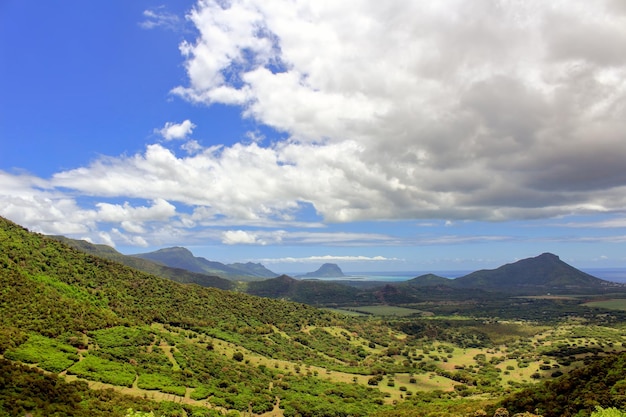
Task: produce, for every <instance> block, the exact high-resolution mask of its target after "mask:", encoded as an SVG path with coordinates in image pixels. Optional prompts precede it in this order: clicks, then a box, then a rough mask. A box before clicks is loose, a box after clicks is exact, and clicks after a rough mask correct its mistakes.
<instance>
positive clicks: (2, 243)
mask: <svg viewBox="0 0 626 417" xmlns="http://www.w3.org/2000/svg"><path fill="white" fill-rule="evenodd" d="M547 259H548V261H549V262H551V263H556V260H555V259H554V258H553V257H550V256H548V257H547ZM556 264H557V265H558V266H559V280H561V281H562V280H564V279H565V280H567V276H565V275H564V274H565V273H564V272H563V271H566V270H565V269H563V267H562V266H561V265H560V264H558V263H556ZM507 268H511V267H510V266H509V267H507ZM536 270H537V271H538V270H539V268H537V269H536ZM500 272H501V271H500ZM500 272H498V273H500ZM515 273H517V272H515ZM535 273H537V272H535ZM576 276H577V277H578V280H577V281H576V282H575V286H569V287H566V291H564V293H569V295H568V296H567V297H542V296H537V295H536V294H535V295H526V296H524V295H521V294H519V291H518V290H519V289H518V290H516V291H514V292H513V293H510V294H507V293H505V292H503V289H502V288H498V292H497V293H495V292H489V291H488V290H489V288H485V282H488V280H489V279H491V278H489V274H481V275H480V277H479V278H480V282H481V288H475V289H473V288H469V289H468V288H456V287H450V288H447V287H445V286H443V287H442V286H441V285H440V284H441V282H439V280H434V281H433V286H428V285H426V286H423V285H418V284H417V283H410V282H409V283H406V284H403V285H402V286H400V285H398V286H388V287H383V288H375V289H372V290H371V291H370V290H367V291H365V290H358V289H356V288H354V287H349V286H342V285H339V284H332V286H325V285H324V284H323V283H320V282H316V281H310V282H306V281H297V280H293V279H292V278H289V277H279V278H275V279H270V280H266V281H260V282H252V283H248V284H247V286H246V287H247V288H248V289H249V290H250V292H251V293H255V294H257V295H251V294H247V293H244V292H241V291H239V292H238V291H232V290H223V289H219V288H212V287H205V286H200V285H196V284H182V283H178V282H175V281H173V280H172V279H168V278H163V277H159V276H157V275H152V274H150V273H147V272H142V271H140V270H138V269H135V268H133V267H130V266H127V265H124V264H121V263H118V262H116V261H115V260H112V259H107V258H104V257H99V256H95V255H93V254H89V253H86V252H84V251H81V250H79V249H77V248H75V247H72V246H69V245H67V244H66V243H64V242H63V241H62V239H61V240H60V239H58V238H57V239H52V238H49V237H46V236H43V235H40V234H36V233H31V232H29V231H28V230H26V229H24V228H22V227H21V226H19V225H16V224H14V223H12V222H9V221H7V220H5V219H2V218H0V283H1V286H0V292H1V298H0V354H2V358H1V360H0V367H2V373H1V374H0V375H1V376H0V416H5V415H6V416H14V415H15V416H18V415H19V416H22V415H26V414H27V413H30V415H33V416H44V415H45V416H47V415H76V416H83V415H91V416H93V415H96V416H99V415H110V416H126V415H133V414H135V413H136V412H137V411H139V412H145V413H150V412H152V413H154V414H153V415H158V416H217V415H230V416H236V415H266V416H268V417H269V416H380V417H384V416H409V415H411V416H416V415H417V416H442V415H458V416H469V415H480V413H485V414H484V415H487V414H490V415H492V414H493V413H494V412H495V411H496V409H498V408H499V407H505V408H507V409H509V410H510V412H511V413H513V412H533V413H534V412H535V411H537V413H540V414H542V415H545V416H557V415H575V414H576V415H581V416H583V415H590V414H591V413H593V412H594V411H595V410H596V406H602V407H617V408H621V409H624V408H625V407H626V396H624V394H623V393H624V389H623V387H624V385H625V384H626V382H625V381H626V380H625V379H624V378H623V375H624V371H626V353H625V352H626V347H625V346H626V332H625V330H626V322H625V321H624V318H625V317H626V316H625V314H626V313H624V312H623V311H621V310H618V309H610V308H609V307H610V306H603V305H602V304H595V305H594V304H588V303H589V302H591V301H593V300H601V299H607V297H608V293H606V291H604V292H602V293H601V294H596V295H594V294H592V293H588V294H584V293H583V289H585V288H587V287H584V280H586V279H588V277H585V276H580V275H576ZM581 280H583V281H581ZM590 282H592V283H593V284H594V285H596V282H595V281H593V280H591V281H590ZM262 283H265V284H262ZM557 284H558V283H557V282H556V281H555V282H552V283H550V284H549V285H550V288H551V290H552V289H554V288H556V286H557ZM539 285H544V284H543V283H540V284H539ZM594 288H596V289H598V288H600V289H603V287H602V285H596V286H595V287H594ZM610 290H611V294H610V295H611V299H623V298H620V297H621V295H620V294H621V293H620V292H619V288H617V287H611V288H610ZM333 294H334V298H333V296H332V295H333ZM260 295H263V296H264V297H261V296H260ZM267 297H276V298H267ZM289 297H293V298H296V299H297V300H299V301H301V302H294V301H290V300H287V299H285V298H289ZM308 300H314V302H312V303H311V304H315V305H320V306H322V304H324V301H325V300H326V301H327V303H326V304H327V305H324V307H333V308H332V309H320V308H316V307H313V306H310V305H307V304H304V302H306V301H308ZM585 303H587V304H585ZM605 307H606V308H605ZM25 365H27V366H25ZM573 378H577V383H576V384H574V383H573V382H572V380H573ZM601 384H603V385H602V387H603V388H602V389H599V387H600V386H601ZM574 397H575V398H574ZM129 409H132V410H133V411H132V412H130V411H129ZM55 413H56V414H55ZM476 413H478V414H476ZM577 413H578V414H577Z"/></svg>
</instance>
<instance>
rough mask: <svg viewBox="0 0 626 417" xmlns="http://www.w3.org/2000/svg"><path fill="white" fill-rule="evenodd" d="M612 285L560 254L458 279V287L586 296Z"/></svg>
mask: <svg viewBox="0 0 626 417" xmlns="http://www.w3.org/2000/svg"><path fill="white" fill-rule="evenodd" d="M610 285H611V283H609V282H607V281H604V280H601V279H599V278H596V277H594V276H592V275H589V274H587V273H585V272H583V271H580V270H578V269H576V268H574V267H573V266H571V265H568V264H567V263H565V262H563V261H562V260H561V259H560V258H559V257H558V256H557V255H554V254H552V253H547V252H546V253H542V254H541V255H539V256H535V257H532V258H526V259H521V260H519V261H517V262H513V263H509V264H506V265H503V266H501V267H499V268H496V269H492V270H481V271H476V272H472V273H471V274H468V275H465V276H463V277H460V278H457V279H455V280H454V286H456V287H463V288H479V289H485V290H498V291H511V292H517V293H521V292H523V293H528V294H531V293H536V294H539V293H547V292H566V293H584V292H586V291H594V290H597V289H599V288H603V287H607V286H610Z"/></svg>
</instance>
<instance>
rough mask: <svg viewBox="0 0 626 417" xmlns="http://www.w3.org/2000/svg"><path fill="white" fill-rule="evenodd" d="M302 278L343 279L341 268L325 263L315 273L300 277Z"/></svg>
mask: <svg viewBox="0 0 626 417" xmlns="http://www.w3.org/2000/svg"><path fill="white" fill-rule="evenodd" d="M300 277H302V278H337V277H345V275H344V273H343V271H342V270H341V268H339V265H337V264H330V263H326V264H324V265H322V266H320V267H319V269H318V270H317V271H314V272H309V273H307V274H304V275H300Z"/></svg>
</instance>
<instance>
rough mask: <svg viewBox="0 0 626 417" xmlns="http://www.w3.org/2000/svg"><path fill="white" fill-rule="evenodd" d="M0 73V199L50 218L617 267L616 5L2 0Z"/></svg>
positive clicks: (156, 238)
mask: <svg viewBox="0 0 626 417" xmlns="http://www.w3.org/2000/svg"><path fill="white" fill-rule="evenodd" d="M413 3H414V4H413ZM0 91H1V92H2V93H1V94H0V215H2V216H4V217H7V218H9V219H11V220H13V221H15V222H17V223H19V224H22V225H23V226H25V227H28V228H29V229H31V230H34V231H37V232H41V233H46V234H63V235H67V236H70V237H73V238H79V239H88V240H90V241H92V242H95V243H105V244H109V245H112V246H115V247H116V248H117V249H118V250H120V251H121V252H123V253H139V252H147V251H151V250H155V249H158V248H162V247H168V246H185V247H188V248H189V249H191V250H192V251H193V252H194V254H196V255H197V256H204V257H206V258H208V259H211V260H217V261H221V262H237V261H253V262H262V263H263V264H265V265H266V266H267V267H269V268H270V269H272V270H274V271H276V272H301V271H310V270H314V269H316V268H317V267H318V266H319V265H320V264H321V263H323V262H335V263H338V264H339V265H340V266H341V267H342V268H343V269H344V270H346V271H408V270H413V271H441V270H474V269H480V268H494V267H497V266H500V265H502V264H504V263H508V262H513V261H515V260H517V259H522V258H526V257H530V256H536V255H538V254H540V253H542V252H552V253H555V254H557V255H559V256H560V257H561V258H562V259H563V260H565V261H566V262H569V263H571V264H572V265H574V266H577V267H580V268H603V267H620V268H621V267H624V266H626V251H625V250H624V249H625V248H626V213H625V212H626V209H625V208H626V169H624V167H625V166H626V145H625V144H626V6H624V3H623V2H620V1H617V0H616V1H611V0H606V1H601V0H597V1H582V0H581V1H568V2H556V3H555V2H551V3H550V4H549V5H547V4H546V3H545V2H543V1H528V2H511V3H498V4H496V3H493V2H488V1H485V2H463V1H452V0H446V1H434V0H433V1H425V2H396V3H391V4H387V3H385V2H379V1H373V0H349V1H344V2H320V1H313V0H306V1H305V0H296V1H292V2H285V1H282V0H265V1H261V0H249V1H240V0H232V1H230V2H221V1H220V2H218V1H211V0H206V1H200V2H193V1H176V2H173V1H170V2H168V1H165V2H163V1H159V2H156V1H148V0H144V1H141V0H137V1H131V2H129V1H117V0H115V1H108V2H84V1H69V0H68V1H63V2H43V3H41V4H37V5H36V6H34V5H33V4H32V3H28V2H21V1H15V0H8V1H4V2H2V3H1V4H0Z"/></svg>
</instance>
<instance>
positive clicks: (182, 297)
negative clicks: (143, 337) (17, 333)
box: [0, 218, 330, 335]
mask: <svg viewBox="0 0 626 417" xmlns="http://www.w3.org/2000/svg"><path fill="white" fill-rule="evenodd" d="M0 278H1V279H2V288H3V289H4V295H3V297H2V298H1V299H0V324H1V323H6V324H7V325H9V324H10V325H15V326H17V327H21V328H23V329H25V330H34V331H38V332H45V333H46V334H50V335H58V334H61V333H62V332H64V331H71V330H84V329H91V328H100V327H108V326H110V325H115V324H121V323H137V324H149V323H153V322H158V323H169V324H177V325H183V326H191V327H202V326H214V325H215V324H216V323H218V322H221V321H227V322H229V323H230V324H232V325H235V326H237V325H242V326H243V325H259V324H262V323H272V324H276V323H283V324H284V325H290V324H289V323H291V321H292V319H293V320H295V321H294V322H293V323H296V322H298V320H299V319H298V318H297V317H298V316H299V315H300V314H299V312H301V311H307V313H306V315H307V316H309V317H310V318H311V319H313V318H315V317H322V316H324V314H322V315H321V316H320V312H319V311H318V310H315V309H313V308H311V307H306V306H303V305H300V304H292V303H280V302H276V301H273V300H268V299H264V298H260V297H253V296H250V295H246V294H240V293H234V292H229V291H222V290H219V289H216V288H202V287H198V286H189V285H181V284H179V283H176V282H173V281H171V280H169V279H165V278H160V277H157V276H154V275H151V274H147V273H144V272H141V271H138V270H137V269H134V268H130V267H128V266H125V265H122V264H120V263H117V262H114V261H111V260H108V259H104V258H100V257H96V256H93V255H90V254H87V253H84V252H81V251H78V250H76V249H74V248H72V247H70V246H67V245H65V244H63V243H61V242H59V241H58V240H55V239H51V238H48V237H46V236H43V235H39V234H35V233H30V232H29V231H28V230H26V229H24V228H22V227H21V226H18V225H16V224H14V223H12V222H10V221H8V220H6V219H4V218H0ZM5 295H6V296H5ZM328 319H330V317H328Z"/></svg>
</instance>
